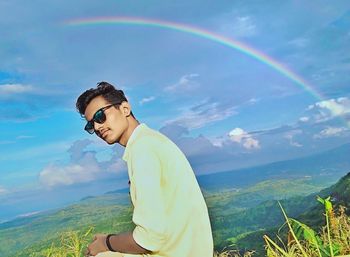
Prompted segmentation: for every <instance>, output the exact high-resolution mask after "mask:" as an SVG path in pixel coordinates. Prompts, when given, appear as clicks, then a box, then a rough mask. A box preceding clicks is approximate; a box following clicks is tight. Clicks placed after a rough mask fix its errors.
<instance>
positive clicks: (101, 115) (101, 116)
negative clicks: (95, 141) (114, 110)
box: [92, 110, 106, 124]
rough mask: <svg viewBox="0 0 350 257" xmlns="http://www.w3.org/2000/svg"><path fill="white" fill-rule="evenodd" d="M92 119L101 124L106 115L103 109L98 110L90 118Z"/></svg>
mask: <svg viewBox="0 0 350 257" xmlns="http://www.w3.org/2000/svg"><path fill="white" fill-rule="evenodd" d="M92 120H93V121H95V122H97V123H100V124H102V123H103V122H105V121H106V115H105V113H104V112H103V110H98V111H97V112H96V113H95V115H94V118H93V119H92Z"/></svg>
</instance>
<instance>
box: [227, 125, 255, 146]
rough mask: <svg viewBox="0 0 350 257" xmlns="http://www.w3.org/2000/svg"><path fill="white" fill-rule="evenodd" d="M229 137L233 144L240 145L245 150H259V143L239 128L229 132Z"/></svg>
mask: <svg viewBox="0 0 350 257" xmlns="http://www.w3.org/2000/svg"><path fill="white" fill-rule="evenodd" d="M229 137H230V139H231V140H232V141H233V142H236V143H239V144H242V145H243V147H244V148H246V149H260V144H259V141H258V140H257V139H254V138H253V136H252V135H251V134H249V133H247V132H246V131H244V130H243V129H241V128H235V129H233V130H231V131H230V133H229Z"/></svg>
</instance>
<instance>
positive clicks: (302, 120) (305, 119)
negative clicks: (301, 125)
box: [299, 116, 310, 122]
mask: <svg viewBox="0 0 350 257" xmlns="http://www.w3.org/2000/svg"><path fill="white" fill-rule="evenodd" d="M299 120H300V121H301V122H308V121H309V120H310V118H309V117H306V116H303V117H301V118H300V119H299Z"/></svg>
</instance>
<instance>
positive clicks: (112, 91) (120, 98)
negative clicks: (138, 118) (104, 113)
mask: <svg viewBox="0 0 350 257" xmlns="http://www.w3.org/2000/svg"><path fill="white" fill-rule="evenodd" d="M97 96H102V97H103V98H104V99H105V100H106V101H107V102H109V103H111V104H121V103H122V102H124V101H126V102H127V101H128V100H127V99H126V97H125V95H124V92H123V91H122V90H118V89H116V88H115V87H114V86H113V85H111V84H109V83H108V82H105V81H102V82H99V83H97V87H96V88H90V89H88V90H86V91H85V92H84V93H82V94H81V95H80V96H79V97H78V100H77V103H76V108H77V110H78V112H79V113H80V114H81V115H82V116H84V113H85V110H86V107H87V106H88V105H89V103H90V102H91V100H92V99H94V98H95V97H97ZM131 115H132V116H133V117H134V115H133V113H132V112H131ZM134 118H135V117H134Z"/></svg>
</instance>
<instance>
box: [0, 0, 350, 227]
mask: <svg viewBox="0 0 350 257" xmlns="http://www.w3.org/2000/svg"><path fill="white" fill-rule="evenodd" d="M98 17H99V18H108V17H114V18H116V17H134V18H142V19H156V20H162V21H166V22H173V23H177V24H181V25H184V26H190V27H195V28H199V29H203V30H206V31H208V32H211V33H215V34H217V35H220V36H222V37H225V38H226V39H229V40H236V41H238V42H240V43H241V44H243V45H246V46H249V47H251V48H252V49H255V50H257V51H260V52H262V53H264V54H266V55H268V56H269V57H271V58H272V59H274V60H275V61H277V62H278V63H280V64H281V65H283V66H285V67H287V68H288V69H289V70H290V71H292V72H294V73H295V74H297V75H298V76H299V77H301V78H303V79H304V80H305V81H306V82H307V83H308V84H309V85H311V87H312V88H313V89H312V90H313V92H311V93H310V92H308V91H307V90H305V88H303V87H302V86H300V85H298V84H297V83H295V81H292V80H291V79H290V78H288V77H286V76H284V75H283V74H281V73H280V72H278V71H277V70H276V69H274V68H273V67H271V66H268V65H266V63H264V62H261V61H258V60H257V59H254V58H252V57H251V56H249V55H247V54H244V53H242V52H240V51H237V50H236V49H233V48H230V47H227V46H225V45H223V44H220V43H218V42H214V41H212V40H208V39H205V38H203V37H200V36H196V35H193V34H190V33H185V32H181V31H174V30H171V29H166V28H156V27H150V26H141V25H130V24H129V25H127V24H124V25H120V24H119V25H118V24H105V25H98V26H97V25H86V26H70V25H68V24H67V22H68V21H72V20H79V19H94V18H98ZM0 24H1V26H0V34H1V45H0V56H1V61H0V111H1V113H2V115H1V116H0V126H1V129H0V130H1V133H0V146H1V148H0V163H1V165H0V167H1V168H0V169H1V170H0V209H1V211H0V221H1V220H2V219H3V220H4V219H9V218H12V217H14V216H16V215H20V214H25V213H29V212H35V211H41V210H45V209H48V208H55V207H59V206H62V205H65V204H68V203H70V202H72V201H75V200H78V199H80V198H81V197H83V196H86V195H91V194H102V193H104V192H106V191H109V190H114V189H116V188H121V187H126V186H127V173H126V166H125V163H123V161H122V160H121V158H120V157H121V155H122V153H123V148H122V147H120V146H108V145H106V144H104V143H103V142H101V141H100V140H98V139H97V138H96V137H95V136H90V135H88V134H87V133H85V132H84V131H83V127H84V121H83V120H82V119H81V118H80V116H79V115H78V113H77V112H76V111H75V100H76V98H77V97H78V96H79V94H80V93H81V92H83V91H84V90H86V89H88V88H91V87H94V86H95V85H96V83H97V82H99V81H102V80H104V81H109V82H111V83H112V84H114V85H116V86H118V87H119V88H121V89H123V90H124V91H125V93H126V95H127V96H128V98H129V101H130V103H131V104H132V107H133V112H134V114H135V115H136V117H137V118H138V119H139V120H140V121H141V122H145V123H146V124H148V125H149V126H150V127H152V128H154V129H157V130H160V131H161V132H163V133H165V134H167V135H168V136H169V137H170V138H171V139H173V140H174V141H175V142H176V143H177V144H178V145H179V146H180V148H181V149H182V150H183V151H184V152H185V154H186V155H187V156H188V158H189V160H190V162H191V164H192V166H193V168H194V170H195V172H196V174H198V175H200V174H207V173H212V172H220V171H226V170H233V169H237V168H241V167H248V166H254V165H259V164H263V163H269V162H273V161H279V160H286V159H292V158H297V157H300V156H305V155H309V154H312V153H316V152H321V151H324V150H327V149H330V148H333V147H336V146H339V145H341V144H343V143H347V142H350V137H349V136H350V131H349V128H350V122H349V117H350V87H349V86H350V77H349V71H350V3H349V1H336V2H332V3H328V4H326V3H325V2H324V1H312V2H305V1H277V0H276V1H268V2H264V4H262V2H261V1H243V0H242V1H219V2H218V1H204V2H203V1H198V0H190V1H182V0H180V1H176V2H174V1H159V0H158V1H156V0H152V1H144V2H142V1H110V0H106V1H103V2H101V1H92V0H78V1H74V2H71V1H62V0H61V1H55V0H54V1H49V2H48V1H30V2H28V1H16V0H11V1H6V0H4V1H1V2H0ZM315 94H317V95H319V96H321V97H315Z"/></svg>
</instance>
